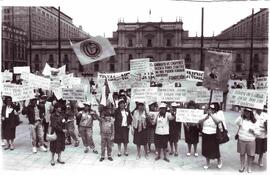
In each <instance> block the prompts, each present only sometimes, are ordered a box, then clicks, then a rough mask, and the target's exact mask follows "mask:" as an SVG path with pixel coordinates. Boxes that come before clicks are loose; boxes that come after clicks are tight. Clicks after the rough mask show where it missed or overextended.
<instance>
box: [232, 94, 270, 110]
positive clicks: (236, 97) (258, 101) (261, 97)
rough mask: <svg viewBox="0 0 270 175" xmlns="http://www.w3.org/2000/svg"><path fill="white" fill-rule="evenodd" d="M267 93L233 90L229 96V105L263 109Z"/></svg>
mask: <svg viewBox="0 0 270 175" xmlns="http://www.w3.org/2000/svg"><path fill="white" fill-rule="evenodd" d="M266 96H267V93H266V91H262V90H255V89H232V90H230V91H229V94H228V104H232V105H238V106H244V107H249V108H255V109H263V106H264V105H265V103H266Z"/></svg>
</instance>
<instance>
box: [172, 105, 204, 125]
mask: <svg viewBox="0 0 270 175" xmlns="http://www.w3.org/2000/svg"><path fill="white" fill-rule="evenodd" d="M203 112H204V111H203V110H200V109H181V108H177V109H176V122H185V123H198V122H199V120H201V119H203V118H204V114H203Z"/></svg>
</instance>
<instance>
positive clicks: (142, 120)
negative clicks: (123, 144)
mask: <svg viewBox="0 0 270 175" xmlns="http://www.w3.org/2000/svg"><path fill="white" fill-rule="evenodd" d="M146 117H147V113H146V110H145V105H144V102H137V107H136V109H135V110H134V111H133V112H132V133H133V134H134V140H133V143H134V144H135V145H137V159H140V158H141V146H143V147H144V156H145V158H146V159H148V154H147V125H146Z"/></svg>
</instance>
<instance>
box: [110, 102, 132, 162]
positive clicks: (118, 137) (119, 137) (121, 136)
mask: <svg viewBox="0 0 270 175" xmlns="http://www.w3.org/2000/svg"><path fill="white" fill-rule="evenodd" d="M125 106H126V104H125V101H124V100H123V99H119V101H118V108H117V109H116V110H115V113H114V119H115V121H114V129H115V136H114V143H117V145H118V154H117V155H118V157H120V156H121V155H122V153H121V143H123V144H124V154H125V156H128V152H127V144H128V142H129V139H128V135H129V126H130V125H131V122H132V117H131V114H130V112H129V110H128V109H126V108H125Z"/></svg>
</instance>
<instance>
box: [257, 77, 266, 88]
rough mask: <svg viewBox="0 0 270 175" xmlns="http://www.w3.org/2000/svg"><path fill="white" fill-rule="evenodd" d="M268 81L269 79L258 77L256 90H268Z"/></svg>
mask: <svg viewBox="0 0 270 175" xmlns="http://www.w3.org/2000/svg"><path fill="white" fill-rule="evenodd" d="M267 79H268V77H257V78H256V79H255V87H256V89H267Z"/></svg>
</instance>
